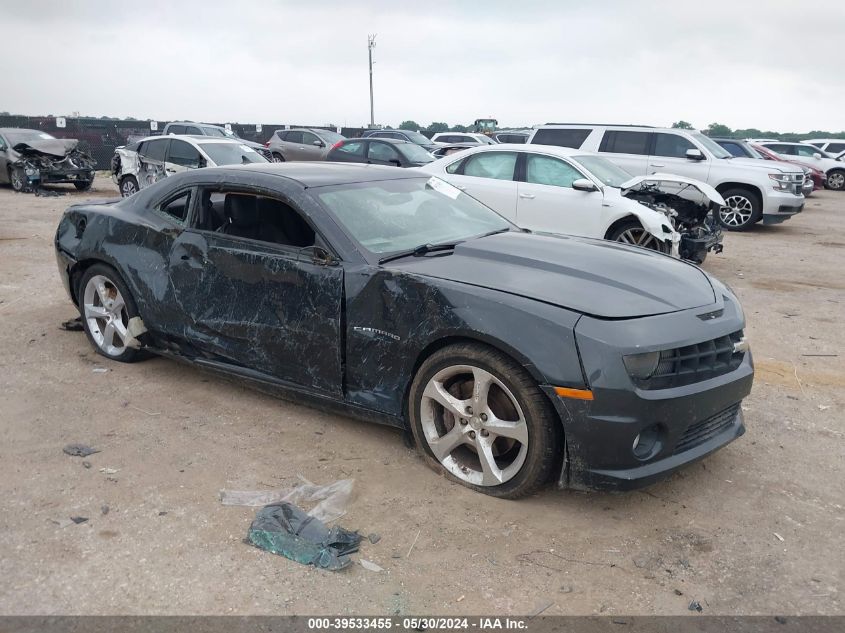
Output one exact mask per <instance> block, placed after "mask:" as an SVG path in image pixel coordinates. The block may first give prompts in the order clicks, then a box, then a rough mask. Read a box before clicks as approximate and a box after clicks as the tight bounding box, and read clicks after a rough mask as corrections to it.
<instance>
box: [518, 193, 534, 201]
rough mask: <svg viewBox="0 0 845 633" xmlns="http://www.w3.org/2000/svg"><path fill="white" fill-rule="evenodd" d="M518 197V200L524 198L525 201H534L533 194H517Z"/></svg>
mask: <svg viewBox="0 0 845 633" xmlns="http://www.w3.org/2000/svg"><path fill="white" fill-rule="evenodd" d="M519 197H520V198H525V199H527V200H533V199H534V194H533V193H521V194H519Z"/></svg>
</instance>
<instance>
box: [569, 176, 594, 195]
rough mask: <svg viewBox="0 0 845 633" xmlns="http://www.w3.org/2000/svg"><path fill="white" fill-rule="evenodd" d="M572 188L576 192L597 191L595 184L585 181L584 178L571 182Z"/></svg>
mask: <svg viewBox="0 0 845 633" xmlns="http://www.w3.org/2000/svg"><path fill="white" fill-rule="evenodd" d="M572 188H573V189H576V190H578V191H588V192H589V191H598V187H596V185H595V183H594V182H593V181H592V180H587V179H586V178H579V179H578V180H574V181H572Z"/></svg>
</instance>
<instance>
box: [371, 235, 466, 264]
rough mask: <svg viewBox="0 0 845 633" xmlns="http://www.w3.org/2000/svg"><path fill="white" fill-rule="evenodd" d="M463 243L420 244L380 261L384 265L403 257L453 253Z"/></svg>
mask: <svg viewBox="0 0 845 633" xmlns="http://www.w3.org/2000/svg"><path fill="white" fill-rule="evenodd" d="M461 242H463V240H458V241H457V242H444V243H443V244H420V245H419V246H417V247H416V248H412V249H410V250H407V251H399V252H398V253H393V255H387V256H386V257H382V258H381V259H379V260H378V263H379V264H384V263H387V262H392V261H393V260H394V259H401V258H402V257H410V256H411V255H413V256H414V257H421V256H422V255H426V254H427V253H436V252H437V251H451V250H454V248H455V247H456V246H457V245H458V244H460V243H461Z"/></svg>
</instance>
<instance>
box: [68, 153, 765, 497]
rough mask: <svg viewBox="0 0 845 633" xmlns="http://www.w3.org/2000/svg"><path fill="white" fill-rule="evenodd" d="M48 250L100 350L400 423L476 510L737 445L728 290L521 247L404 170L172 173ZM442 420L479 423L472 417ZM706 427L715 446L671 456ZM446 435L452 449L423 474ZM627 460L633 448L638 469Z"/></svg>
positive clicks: (90, 210)
mask: <svg viewBox="0 0 845 633" xmlns="http://www.w3.org/2000/svg"><path fill="white" fill-rule="evenodd" d="M432 205H434V206H432ZM435 217H436V218H439V219H440V222H439V223H437V222H432V221H431V220H432V218H435ZM416 240H420V241H419V242H417V241H416ZM55 245H56V253H57V259H58V264H59V271H60V274H61V277H62V279H63V281H64V283H65V287H66V289H67V290H68V293H69V294H70V296H71V298H72V300H73V302H74V303H75V304H76V305H77V308H78V309H79V310H80V312H81V313H82V315H83V322H84V323H85V326H86V332H87V333H88V335H89V339H90V340H91V341H92V343H94V344H95V348H97V349H98V351H100V352H101V353H105V355H107V356H111V357H113V358H114V359H115V360H129V359H130V357H132V358H134V353H135V352H136V351H137V349H136V348H138V347H140V348H145V349H146V350H148V351H151V352H153V353H157V354H161V355H166V356H174V357H178V358H180V359H182V360H187V361H189V362H191V363H193V364H196V365H199V366H202V367H205V368H209V369H212V370H216V371H219V372H221V373H223V374H226V375H228V376H230V377H234V378H237V379H241V380H245V381H249V382H250V383H251V384H253V385H255V386H257V387H258V388H260V389H263V390H265V391H269V392H271V393H274V394H277V395H280V396H282V397H285V398H289V399H296V400H302V401H306V402H308V403H309V404H312V405H315V406H320V407H323V408H329V409H331V410H337V411H343V412H346V413H348V414H352V415H356V416H358V417H362V418H365V419H368V420H373V421H377V422H381V423H384V424H389V425H392V426H396V427H400V428H405V429H410V430H411V431H412V432H413V434H414V437H415V438H416V440H417V443H418V445H419V446H420V450H421V452H422V453H423V455H424V456H425V457H426V459H427V460H428V461H429V463H431V462H432V457H434V460H433V461H434V462H436V464H433V465H435V466H436V467H439V468H441V469H443V470H445V472H446V474H447V475H449V476H452V477H453V478H455V479H457V480H458V481H460V482H461V483H464V484H466V485H469V486H470V487H473V488H476V489H478V490H481V491H483V492H488V493H490V494H496V495H498V496H520V495H522V494H526V493H527V492H529V491H531V490H535V489H536V488H537V487H538V486H539V485H541V484H543V483H544V482H545V481H547V480H548V479H557V480H558V482H559V483H560V484H561V485H568V486H572V487H580V488H587V487H610V488H627V487H633V486H637V485H644V484H648V483H650V482H651V481H654V480H655V479H657V478H659V477H661V476H665V475H666V474H667V473H668V472H671V471H673V470H675V469H676V468H678V467H680V466H682V465H684V464H686V463H688V462H690V461H693V460H696V459H699V458H701V457H703V456H705V455H707V454H709V453H710V452H712V451H714V450H716V449H717V448H720V447H721V446H723V445H725V444H727V443H729V442H730V441H732V440H733V439H735V438H736V437H739V435H741V434H742V433H743V432H744V426H743V422H742V415H741V410H740V409H739V407H738V403H739V402H740V401H741V400H742V398H743V397H744V396H745V395H747V393H748V391H749V390H750V387H751V380H752V376H753V368H752V363H751V355H750V352H748V351H747V348H746V344H745V342H744V338H743V337H742V335H741V331H742V328H743V326H744V317H743V315H742V310H741V308H740V307H739V303H738V301H737V300H736V298H735V297H734V296H733V294H732V293H731V292H730V290H728V289H727V288H726V287H725V286H723V285H722V284H721V283H719V282H718V281H717V280H715V279H713V278H711V277H709V276H708V275H707V274H706V273H704V272H703V271H701V270H700V269H698V268H697V267H695V266H692V265H689V264H686V263H684V262H681V261H678V260H677V259H673V258H671V257H668V256H665V255H662V254H659V253H654V252H653V251H649V250H646V249H641V248H636V247H629V246H624V245H620V244H615V243H610V242H606V241H600V240H590V239H586V238H574V237H564V236H553V235H534V234H531V233H530V232H527V231H523V230H522V229H518V228H517V227H515V226H513V225H512V224H510V223H509V222H508V221H507V220H505V219H504V218H502V217H501V216H498V215H497V214H495V213H493V212H492V211H491V210H489V209H487V208H486V207H484V206H483V205H481V204H480V203H478V202H477V201H475V200H474V199H472V198H471V197H469V196H468V195H467V194H464V193H461V192H460V191H459V190H458V189H456V188H454V187H452V186H451V185H448V184H447V183H445V182H443V181H440V180H438V179H436V178H431V177H430V176H428V175H427V174H423V173H422V172H419V171H417V170H414V169H409V170H396V169H391V168H389V167H377V166H364V165H341V164H328V163H297V164H293V163H292V164H284V165H269V164H260V165H251V166H239V167H226V168H209V169H202V170H193V171H188V172H183V173H180V174H175V175H173V176H171V177H170V178H168V179H167V180H165V181H162V182H158V183H155V184H153V185H150V186H149V187H147V188H145V189H143V190H142V191H140V192H139V193H137V194H136V195H133V196H131V197H129V198H125V199H123V200H121V201H119V202H113V201H106V202H101V203H86V204H80V205H74V206H72V207H70V208H69V209H68V210H67V211H66V212H65V214H64V216H63V217H62V219H61V221H60V223H59V227H58V230H57V234H56V242H55ZM409 246H410V247H411V248H408V247H409ZM94 272H97V275H96V276H95V275H94ZM110 276H111V277H113V278H114V283H113V285H112V286H109V287H108V288H109V290H108V292H110V293H111V294H110V295H109V296H110V297H111V298H112V299H106V300H105V301H104V302H103V304H102V305H99V304H98V301H102V299H100V300H98V299H97V298H96V297H97V292H100V291H99V290H98V291H97V292H93V291H92V290H91V288H90V286H91V284H94V283H95V281H96V280H102V279H103V278H106V281H107V282H109V278H110ZM120 293H122V294H120ZM122 295H128V296H129V297H131V301H126V298H125V297H123V296H122ZM91 297H93V299H91ZM115 297H117V298H118V299H119V300H118V301H116V302H115V301H113V299H114V298H115ZM92 302H93V303H92ZM112 304H119V305H120V306H123V307H121V308H116V309H117V310H118V312H114V313H112V314H111V316H109V319H110V321H109V322H111V319H112V318H114V319H116V321H115V324H116V327H117V329H118V330H120V331H121V332H123V330H124V329H125V328H122V327H121V325H120V324H121V323H123V324H124V325H131V327H129V328H128V330H129V334H127V335H126V338H125V339H123V338H121V339H120V340H119V338H120V337H122V336H123V334H120V336H119V337H117V338H113V339H112V343H114V346H113V347H112V348H110V349H111V350H112V352H104V349H101V348H98V347H97V345H98V343H97V340H99V339H101V338H102V336H99V338H98V335H102V333H103V332H102V331H100V330H101V329H102V328H98V325H103V324H105V320H103V319H105V316H102V315H105V314H106V308H109V306H111V305H112ZM124 304H125V305H124ZM126 306H130V307H126ZM98 315H100V316H98ZM130 320H132V322H131V324H130ZM582 325H583V326H584V329H583V331H582ZM113 327H114V326H112V329H113ZM105 331H107V332H111V331H112V330H108V326H107V327H106V329H105ZM115 336H117V335H115ZM731 336H733V337H734V338H729V337H731ZM726 337H728V338H726ZM712 341H717V342H718V344H714V345H715V347H714V349H715V350H716V351H715V352H714V355H713V359H712V362H711V360H707V359H709V358H710V357H708V356H706V354H707V353H708V352H707V349H709V347H707V346H708V345H710V344H711V342H712ZM120 344H123V346H121V345H120ZM725 345H732V346H733V347H731V348H730V349H727V348H725ZM720 346H721V347H720ZM693 347H694V348H695V349H696V350H698V349H699V348H701V349H702V350H703V351H702V354H705V356H702V357H701V359H699V360H698V361H697V363H698V364H699V365H700V366H701V368H700V375H699V374H696V375H695V376H694V377H693V378H694V379H692V380H690V378H689V375H688V374H689V372H687V373H684V372H685V371H686V369H685V368H684V367H681V364H682V361H683V359H685V358H686V357H687V356H690V354H691V352H689V349H692V348H693ZM688 348H689V349H688ZM705 348H707V349H705ZM115 349H117V350H118V352H119V353H117V352H114V350H115ZM584 350H589V352H588V353H589V358H587V357H584V354H585V351H584ZM678 350H682V351H683V354H684V355H683V356H681V355H680V354H681V353H680V352H678ZM688 352H689V353H688ZM450 354H453V355H455V356H454V360H452V357H451V356H450ZM673 354H674V355H673ZM719 354H721V356H719ZM664 356H665V358H664ZM634 357H635V360H636V362H637V363H639V364H638V365H637V370H636V371H637V377H634V375H633V374H632V373H631V370H630V369H629V367H628V365H629V363H631V362H634V361H630V358H634ZM644 358H645V360H643V359H644ZM650 359H659V361H660V363H661V365H660V366H661V368H662V369H660V370H658V368H657V365H658V361H657V360H654V371H653V372H652V374H653V376H652V374H649V375H648V376H645V374H644V373H643V372H644V370H643V369H642V367H641V366H642V365H643V363H645V364H648V363H649V362H651V360H650ZM679 359H680V360H679ZM702 359H704V360H702ZM720 359H721V360H720ZM725 359H727V360H725ZM717 361H719V362H721V361H725V362H721V364H719V362H717ZM438 363H439V364H438ZM673 363H674V364H673ZM708 363H709V364H708ZM705 365H706V367H705ZM667 367H668V369H667ZM676 370H677V371H676ZM476 371H477V372H478V373H477V374H476ZM696 371H699V369H696ZM444 372H445V373H444ZM449 372H452V374H451V377H450V378H448V380H447V379H443V380H441V378H439V377H442V376H445V375H446V374H449ZM455 372H457V373H455ZM461 372H463V373H461ZM479 376H488V378H485V379H484V380H486V383H485V387H484V389H486V391H484V390H482V389H481V387H480V386H479V385H480V384H481V382H482V379H481V378H479ZM679 377H681V378H679ZM471 380H475V382H474V383H473V382H468V381H471ZM438 381H439V382H438ZM650 381H651V382H650ZM673 381H674V382H673ZM473 384H475V386H474V387H473ZM438 386H442V387H443V389H446V390H447V391H448V393H449V394H451V396H443V397H441V396H442V394H440V395H437V394H436V393H435V392H436V387H438ZM482 391H484V393H482ZM432 394H434V395H432ZM622 396H624V397H622ZM438 398H439V399H438ZM482 398H483V400H482ZM453 399H455V400H453ZM441 401H442V402H445V403H446V404H443V405H442V406H441V405H439V404H438V403H439V402H441ZM621 401H624V402H625V405H624V407H622V408H617V409H614V406H615V405H614V402H621ZM456 402H458V403H464V404H465V405H466V407H465V408H466V410H467V411H469V409H470V406H469V404H470V403H471V402H476V403H478V405H479V407H481V406H482V405H483V406H484V407H487V408H485V409H484V411H486V412H487V414H489V415H484V414H479V413H478V412H476V413H474V414H471V415H470V414H467V418H466V419H464V418H463V417H461V415H460V412H457V413H456V409H455V408H454V406H453V405H454V404H455V403H456ZM461 406H462V407H463V406H464V405H461ZM438 407H440V408H438ZM450 407H451V408H450ZM732 407H733V408H732ZM726 410H730V411H732V412H733V413H732V414H731V415H730V416H729V419H728V417H725V416H726V415H727V414H725V413H724V411H726ZM507 415H512V416H513V417H506V416H507ZM716 415H721V416H722V417H720V418H719V420H721V421H722V423H720V426H719V428H716V429H715V431H714V430H713V429H714V428H715V427H713V428H711V427H712V426H713V425H712V424H711V426H708V427H707V429H710V431H712V432H710V431H707V429H705V431H706V432H704V431H702V432H701V433H698V434H697V435H696V438H697V439H696V442H693V444H692V445H690V440H689V438H687V439H686V440H683V438H684V437H686V436H687V435H689V433H690V429H691V428H692V426H694V425H695V424H699V423H705V426H706V424H707V423H708V422H707V421H708V420H710V419H711V418H713V416H716ZM432 416H433V417H432ZM432 420H433V422H432ZM502 420H504V421H505V422H506V423H505V424H504V425H503V424H501V422H502ZM494 423H499V427H496V426H495V424H494ZM432 425H433V426H432ZM520 425H524V426H525V429H522V427H520ZM517 427H519V429H522V430H519V431H518V432H517V431H514V429H515V428H517ZM658 427H659V428H658ZM502 429H505V430H504V431H503V430H502ZM523 431H524V432H523ZM500 432H501V433H504V435H499V434H498V433H500ZM649 433H652V435H654V434H657V436H659V437H657V438H656V439H655V438H651V437H650V436H649V435H648V434H649ZM702 433H703V434H702ZM447 437H448V438H449V441H451V440H455V441H456V448H454V449H453V450H452V451H451V452H449V453H448V454H445V455H443V456H440V457H438V455H439V453H438V450H440V448H442V447H443V446H444V438H447ZM641 437H642V439H640V438H641ZM702 437H703V438H704V439H703V440H702V441H698V439H701V438H702ZM483 438H488V439H487V440H484V439H483ZM489 438H492V439H489ZM544 438H545V439H544ZM652 440H653V441H652ZM485 441H486V442H487V444H484V442H485ZM532 442H534V443H533V444H532ZM549 442H551V444H549ZM638 442H639V443H640V444H641V445H646V444H648V446H649V451H647V453H648V454H645V453H644V452H643V449H642V448H640V450H639V454H638V453H635V452H632V448H631V447H632V445H633V446H634V448H635V449H636V447H637V445H638V444H637V443H638ZM679 442H686V444H685V445H684V446H685V449H684V451H682V452H677V451H676V450H675V449H676V446H677V445H678V443H679ZM544 443H545V444H544ZM491 446H492V448H491ZM438 447H439V448H438ZM485 447H486V448H485ZM550 447H553V448H554V451H551V452H549V451H548V450H546V449H549V448H550ZM487 449H490V450H489V451H488V450H487ZM444 450H445V449H444ZM543 450H546V452H545V453H542V452H538V451H543ZM458 453H460V455H459V454H458ZM538 455H545V456H544V457H542V460H544V461H542V460H541V461H537V460H538V459H541V458H540V457H538ZM441 457H442V459H441ZM459 458H460V459H459ZM438 460H439V461H438ZM474 460H475V461H474ZM485 460H487V461H485ZM476 462H477V467H476V466H473V464H476ZM541 462H542V463H541ZM467 464H469V466H468V465H467ZM491 473H492V474H491ZM535 480H536V481H535Z"/></svg>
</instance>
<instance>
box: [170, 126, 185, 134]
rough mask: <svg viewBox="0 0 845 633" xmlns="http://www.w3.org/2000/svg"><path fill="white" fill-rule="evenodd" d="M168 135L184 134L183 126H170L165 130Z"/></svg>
mask: <svg viewBox="0 0 845 633" xmlns="http://www.w3.org/2000/svg"><path fill="white" fill-rule="evenodd" d="M167 133H168V134H184V133H185V126H184V125H171V126H170V127H169V128H167Z"/></svg>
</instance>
